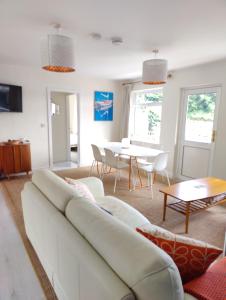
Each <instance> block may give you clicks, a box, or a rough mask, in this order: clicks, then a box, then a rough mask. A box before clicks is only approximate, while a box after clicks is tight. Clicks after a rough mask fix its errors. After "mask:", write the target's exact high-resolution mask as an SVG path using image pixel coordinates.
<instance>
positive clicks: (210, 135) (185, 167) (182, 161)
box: [177, 87, 220, 179]
mask: <svg viewBox="0 0 226 300" xmlns="http://www.w3.org/2000/svg"><path fill="white" fill-rule="evenodd" d="M219 99H220V88H219V87H207V88H200V89H186V90H184V93H183V107H182V110H181V122H180V124H179V128H178V129H179V141H178V161H177V176H178V178H180V179H191V178H201V177H206V176H211V175H212V161H213V153H214V145H215V138H216V124H217V112H218V105H219Z"/></svg>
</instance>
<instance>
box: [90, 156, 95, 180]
mask: <svg viewBox="0 0 226 300" xmlns="http://www.w3.org/2000/svg"><path fill="white" fill-rule="evenodd" d="M94 165H95V160H93V162H92V165H91V167H90V170H89V176H91V175H92V173H93V167H94Z"/></svg>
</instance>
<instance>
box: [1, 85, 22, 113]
mask: <svg viewBox="0 0 226 300" xmlns="http://www.w3.org/2000/svg"><path fill="white" fill-rule="evenodd" d="M0 112H22V87H21V86H17V85H10V84H1V83H0Z"/></svg>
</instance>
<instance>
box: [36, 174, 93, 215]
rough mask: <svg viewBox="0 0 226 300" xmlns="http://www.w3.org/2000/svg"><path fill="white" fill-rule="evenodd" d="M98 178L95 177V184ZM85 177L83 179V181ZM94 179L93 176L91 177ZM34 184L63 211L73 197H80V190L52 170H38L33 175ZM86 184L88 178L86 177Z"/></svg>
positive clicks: (90, 179)
mask: <svg viewBox="0 0 226 300" xmlns="http://www.w3.org/2000/svg"><path fill="white" fill-rule="evenodd" d="M96 180H97V179H96V178H93V181H94V184H95V183H96ZM82 181H83V179H81V182H82ZM87 181H88V182H89V181H92V178H89V180H87ZM32 182H33V184H34V185H35V186H36V187H37V188H38V189H39V190H40V191H41V192H42V193H43V194H44V195H45V196H46V197H47V198H48V200H49V201H50V202H51V203H52V204H53V205H54V206H55V207H56V208H58V209H59V210H60V211H61V212H64V211H65V208H66V205H67V204H68V202H69V201H70V200H71V199H72V198H80V197H81V193H80V190H76V189H75V188H74V187H72V186H71V185H70V184H68V183H67V182H66V181H65V180H64V179H63V178H61V177H59V176H57V175H56V174H55V173H53V172H52V171H50V170H46V169H45V170H37V171H35V172H34V174H33V176H32ZM84 184H85V185H86V180H85V178H84Z"/></svg>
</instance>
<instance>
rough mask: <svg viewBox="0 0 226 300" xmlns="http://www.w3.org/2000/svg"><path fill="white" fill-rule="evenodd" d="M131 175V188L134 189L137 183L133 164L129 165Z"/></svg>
mask: <svg viewBox="0 0 226 300" xmlns="http://www.w3.org/2000/svg"><path fill="white" fill-rule="evenodd" d="M131 175H132V182H133V190H134V191H135V189H136V185H137V178H136V176H135V173H134V169H133V166H132V167H131Z"/></svg>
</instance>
